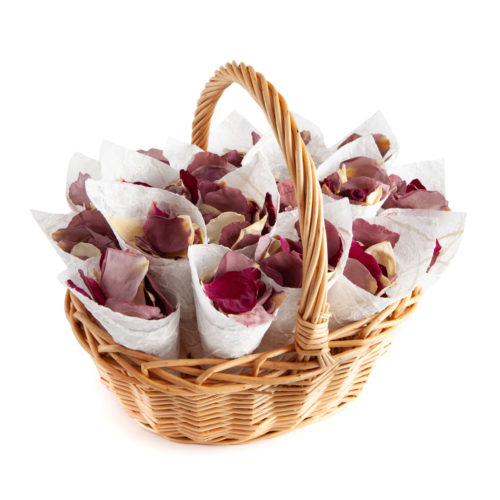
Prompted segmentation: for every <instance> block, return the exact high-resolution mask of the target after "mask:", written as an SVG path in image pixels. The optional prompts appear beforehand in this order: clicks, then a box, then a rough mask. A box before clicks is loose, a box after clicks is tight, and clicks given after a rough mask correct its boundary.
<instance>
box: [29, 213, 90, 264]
mask: <svg viewBox="0 0 500 500" xmlns="http://www.w3.org/2000/svg"><path fill="white" fill-rule="evenodd" d="M31 213H32V214H33V217H34V219H35V220H36V222H37V223H38V225H39V226H40V229H41V230H42V231H43V233H44V234H45V236H47V238H48V240H49V241H50V244H51V245H52V247H53V248H54V249H55V251H56V252H57V253H58V255H59V256H60V257H61V259H62V260H63V261H64V263H65V264H66V266H68V267H71V266H78V265H79V264H80V263H81V262H83V260H82V259H80V258H79V257H75V256H74V255H71V254H70V253H68V252H65V251H64V250H63V249H62V248H61V247H60V246H59V245H58V244H57V242H56V241H54V240H53V239H52V233H54V232H55V231H57V230H58V229H62V228H66V227H67V226H68V224H69V223H70V222H71V220H72V219H73V217H75V216H76V215H77V214H76V213H75V212H72V213H69V214H48V213H46V212H40V211H38V210H32V211H31Z"/></svg>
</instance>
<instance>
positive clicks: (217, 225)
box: [207, 212, 248, 246]
mask: <svg viewBox="0 0 500 500" xmlns="http://www.w3.org/2000/svg"><path fill="white" fill-rule="evenodd" d="M244 221H245V217H244V216H243V215H241V214H237V213H236V212H223V213H221V214H220V215H217V216H215V217H214V218H212V219H211V220H210V222H208V224H207V236H208V241H209V243H219V241H220V237H221V232H222V230H223V229H224V227H226V226H227V225H228V224H231V223H233V222H244ZM247 224H248V223H247ZM226 246H228V245H226Z"/></svg>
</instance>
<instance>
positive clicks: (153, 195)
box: [85, 179, 207, 241]
mask: <svg viewBox="0 0 500 500" xmlns="http://www.w3.org/2000/svg"><path fill="white" fill-rule="evenodd" d="M85 186H86V189H87V194H88V196H89V198H90V200H91V201H92V204H93V205H94V206H95V207H96V208H97V209H98V210H99V211H100V212H101V213H102V214H103V215H104V217H106V219H108V220H109V218H110V217H127V218H131V219H137V220H140V221H141V222H145V221H146V218H147V214H148V210H149V208H150V207H151V204H152V203H153V202H156V203H157V204H158V208H160V209H162V207H163V208H170V209H172V210H174V211H175V212H176V213H177V214H179V215H189V217H190V218H191V220H192V221H193V222H194V223H195V224H197V225H198V226H199V228H200V231H201V234H202V236H203V241H206V238H207V230H206V226H205V221H204V220H203V216H202V215H201V213H200V211H199V210H198V209H197V208H196V206H195V205H193V204H192V203H191V202H190V201H189V200H187V199H186V198H184V197H183V196H180V195H178V194H175V193H171V192H170V191H165V190H164V189H157V188H149V187H144V186H138V185H135V184H128V183H126V182H112V181H104V180H102V181H94V180H93V179H89V180H88V181H87V182H86V183H85ZM111 227H113V224H111ZM113 229H115V228H113ZM115 234H116V235H117V237H118V238H119V241H120V239H121V240H122V241H123V238H122V237H121V235H120V234H118V233H116V231H115Z"/></svg>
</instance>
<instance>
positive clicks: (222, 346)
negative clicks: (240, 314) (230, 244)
mask: <svg viewBox="0 0 500 500" xmlns="http://www.w3.org/2000/svg"><path fill="white" fill-rule="evenodd" d="M228 251H229V249H228V248H226V247H223V246H220V245H193V246H191V247H190V248H189V252H188V256H189V263H190V266H191V276H192V280H193V290H194V299H195V304H196V316H197V320H198V331H199V332H200V336H201V341H202V345H203V350H204V353H205V356H209V357H217V358H239V357H241V356H244V355H246V354H249V353H251V352H253V351H254V350H255V349H256V348H257V346H258V345H259V343H260V341H261V340H262V337H263V336H264V333H265V332H266V330H267V329H268V328H269V325H270V324H271V322H267V323H264V324H262V325H259V326H245V325H243V324H241V323H239V322H238V321H236V320H235V319H234V318H232V317H230V316H227V315H226V314H224V313H222V312H220V311H218V310H217V309H216V308H215V307H214V306H213V304H212V301H211V300H210V299H209V298H208V297H207V296H206V294H205V292H204V291H203V286H202V284H201V283H200V280H201V279H204V278H208V277H211V276H213V275H214V274H215V272H216V271H217V268H218V266H219V263H220V261H221V259H222V257H223V256H224V255H225V254H226V252H228Z"/></svg>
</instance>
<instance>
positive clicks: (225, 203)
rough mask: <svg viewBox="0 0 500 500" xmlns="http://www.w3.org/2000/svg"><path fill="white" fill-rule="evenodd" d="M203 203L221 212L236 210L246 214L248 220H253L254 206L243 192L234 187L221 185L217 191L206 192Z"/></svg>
mask: <svg viewBox="0 0 500 500" xmlns="http://www.w3.org/2000/svg"><path fill="white" fill-rule="evenodd" d="M203 203H205V204H206V205H211V206H212V207H214V208H216V209H217V210H219V211H221V212H236V213H238V214H242V215H243V216H245V220H247V222H251V215H252V207H251V205H250V204H249V203H248V201H247V199H246V198H245V196H244V195H243V193H242V192H241V191H240V190H239V189H237V188H233V187H229V186H226V187H220V188H219V189H217V191H211V192H209V193H206V194H205V196H204V197H203Z"/></svg>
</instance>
